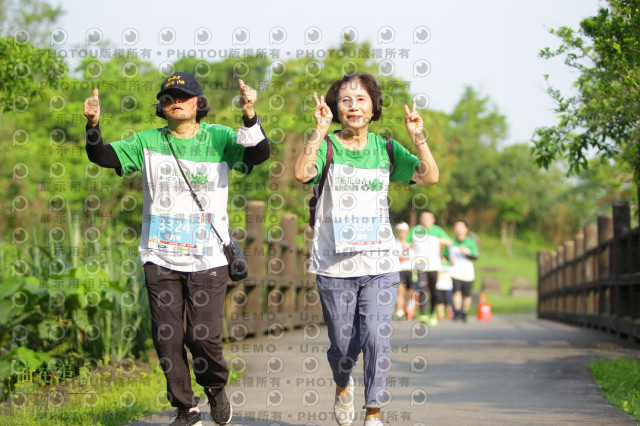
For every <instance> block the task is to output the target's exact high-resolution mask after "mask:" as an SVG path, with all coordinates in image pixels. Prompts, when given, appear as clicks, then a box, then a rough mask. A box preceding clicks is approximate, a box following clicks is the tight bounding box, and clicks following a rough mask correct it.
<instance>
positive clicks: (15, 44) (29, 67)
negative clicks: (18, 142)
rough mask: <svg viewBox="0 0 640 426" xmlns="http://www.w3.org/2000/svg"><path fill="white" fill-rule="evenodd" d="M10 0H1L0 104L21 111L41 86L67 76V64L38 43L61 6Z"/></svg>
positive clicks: (38, 95) (28, 0)
mask: <svg viewBox="0 0 640 426" xmlns="http://www.w3.org/2000/svg"><path fill="white" fill-rule="evenodd" d="M13 3H14V2H12V1H10V0H0V58H2V61H0V108H1V109H2V110H3V111H15V112H22V111H24V110H26V109H28V108H29V103H30V102H31V101H33V100H35V99H38V98H40V97H41V93H42V90H43V87H44V86H51V85H54V84H55V83H56V82H58V81H60V80H62V79H64V78H66V74H67V66H66V65H65V64H64V62H63V61H62V60H61V58H59V57H57V56H56V55H55V53H54V52H53V51H52V50H50V49H46V48H41V47H37V46H38V44H41V43H42V42H43V40H44V39H45V37H46V36H47V31H48V29H49V27H50V26H51V24H53V23H54V22H55V21H56V19H57V18H58V17H59V16H60V15H61V14H62V11H61V9H60V7H55V8H54V7H51V6H50V5H49V4H48V3H46V2H41V1H39V0H27V1H23V2H21V3H20V4H19V5H14V4H13Z"/></svg>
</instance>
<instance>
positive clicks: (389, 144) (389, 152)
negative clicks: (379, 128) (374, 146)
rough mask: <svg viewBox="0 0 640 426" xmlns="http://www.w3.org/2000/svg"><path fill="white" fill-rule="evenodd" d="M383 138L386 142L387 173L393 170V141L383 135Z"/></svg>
mask: <svg viewBox="0 0 640 426" xmlns="http://www.w3.org/2000/svg"><path fill="white" fill-rule="evenodd" d="M384 140H385V141H386V142H387V155H389V174H391V172H393V142H391V139H389V138H388V137H386V136H384Z"/></svg>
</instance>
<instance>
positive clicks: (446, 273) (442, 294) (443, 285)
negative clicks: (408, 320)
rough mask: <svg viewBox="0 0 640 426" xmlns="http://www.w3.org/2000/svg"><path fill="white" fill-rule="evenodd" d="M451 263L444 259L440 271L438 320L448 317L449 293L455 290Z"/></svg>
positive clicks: (437, 286) (437, 283)
mask: <svg viewBox="0 0 640 426" xmlns="http://www.w3.org/2000/svg"><path fill="white" fill-rule="evenodd" d="M450 268H451V265H450V263H449V261H448V260H447V259H446V258H443V259H442V269H440V271H439V272H438V281H437V282H436V292H435V302H436V312H437V314H438V320H439V321H440V320H443V319H445V318H447V306H449V305H450V298H449V294H450V292H451V290H453V282H452V280H451V275H450Z"/></svg>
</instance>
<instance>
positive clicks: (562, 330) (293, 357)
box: [127, 316, 640, 426]
mask: <svg viewBox="0 0 640 426" xmlns="http://www.w3.org/2000/svg"><path fill="white" fill-rule="evenodd" d="M393 326H394V332H393V337H392V345H393V350H394V351H395V352H394V353H393V355H392V359H393V365H392V367H391V370H390V373H389V377H390V378H391V380H392V381H391V384H390V386H389V388H388V390H389V395H388V396H389V399H390V402H389V404H388V405H387V406H386V407H385V408H384V409H383V413H384V414H385V416H388V417H386V418H385V420H386V421H388V423H389V424H391V425H412V426H422V425H488V424H492V425H493V424H504V425H507V424H508V425H549V424H563V425H564V424H580V425H584V424H587V425H609V424H612V425H635V424H637V422H636V421H633V420H632V419H631V418H630V417H628V416H627V415H626V414H625V413H624V412H622V411H621V410H619V409H617V408H615V407H613V406H611V405H610V404H609V403H608V402H607V401H606V399H604V398H603V397H602V396H601V395H600V391H599V389H598V387H597V386H596V385H595V383H594V381H593V379H592V378H591V373H590V371H589V369H588V367H587V363H588V362H589V360H590V359H591V358H592V357H594V356H597V357H600V356H605V357H610V356H618V355H624V356H636V357H637V356H640V345H634V344H632V343H629V342H626V341H623V340H619V339H617V338H615V337H614V336H610V335H608V334H606V333H603V332H599V331H594V330H589V329H581V328H578V327H573V326H568V325H563V324H558V323H554V322H549V321H539V320H535V319H534V318H533V317H527V316H504V317H496V318H494V321H493V322H491V323H480V322H476V321H475V320H471V321H470V322H469V323H467V324H462V323H454V322H451V321H445V322H442V323H441V324H440V325H438V326H437V327H429V328H426V327H425V326H423V325H421V324H411V323H407V322H394V323H393ZM328 345H329V342H328V339H327V337H326V328H324V327H315V326H308V327H307V328H305V329H301V330H295V331H293V332H287V333H285V334H284V335H282V336H281V338H279V339H274V338H271V339H269V338H268V337H267V336H265V337H260V338H256V339H249V340H246V341H244V342H239V343H237V344H236V343H234V344H231V345H229V347H228V349H229V351H230V352H233V353H234V354H235V355H237V356H238V358H236V359H234V360H233V363H234V365H235V367H236V368H244V362H243V360H244V361H246V371H245V377H244V378H243V380H241V381H240V382H237V383H234V384H233V385H231V386H229V387H228V388H227V393H228V395H229V396H230V397H231V399H232V404H233V405H234V413H235V414H234V418H233V421H232V424H233V425H270V426H278V425H282V426H286V425H335V424H336V423H335V421H334V420H333V394H334V384H333V382H332V380H331V373H330V370H329V367H328V364H327V362H326V355H325V352H326V350H327V349H328ZM240 357H241V358H240ZM356 371H357V373H356V374H355V376H354V378H355V379H356V408H359V407H362V403H363V388H362V385H361V383H362V369H361V367H356ZM359 384H360V385H359ZM203 411H204V412H205V413H206V414H204V415H203V420H205V421H204V422H203V423H204V424H205V425H213V423H212V422H211V417H210V415H209V413H208V407H206V406H204V407H203ZM356 412H357V413H358V417H357V419H358V420H356V422H354V425H362V424H363V420H360V419H361V418H362V416H363V415H364V410H358V411H356ZM172 415H174V414H173V412H172V411H167V412H164V413H160V414H156V415H153V416H150V417H146V418H143V419H140V420H137V421H133V422H130V423H128V424H127V425H131V426H143V425H144V426H148V425H164V424H168V423H171V421H172V420H173V419H172V418H171V416H172Z"/></svg>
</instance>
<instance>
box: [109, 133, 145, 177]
mask: <svg viewBox="0 0 640 426" xmlns="http://www.w3.org/2000/svg"><path fill="white" fill-rule="evenodd" d="M148 132H150V130H147V131H145V132H138V133H134V134H133V135H131V136H129V137H128V138H125V139H121V140H119V141H115V142H112V143H111V144H110V145H111V146H112V147H113V149H114V150H115V151H116V155H117V156H118V160H120V165H121V166H122V168H120V169H116V173H118V175H119V176H124V175H128V174H129V173H133V172H137V171H138V170H141V169H142V163H143V161H144V148H143V139H144V138H145V136H147V133H148Z"/></svg>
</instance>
